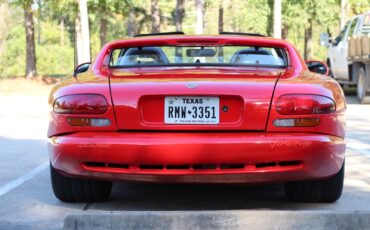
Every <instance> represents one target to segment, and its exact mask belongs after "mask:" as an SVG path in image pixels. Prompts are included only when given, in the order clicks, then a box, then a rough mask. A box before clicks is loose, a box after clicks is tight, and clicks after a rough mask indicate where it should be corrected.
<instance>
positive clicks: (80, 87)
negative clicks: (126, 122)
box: [47, 71, 117, 137]
mask: <svg viewBox="0 0 370 230" xmlns="http://www.w3.org/2000/svg"><path fill="white" fill-rule="evenodd" d="M72 94H100V95H103V96H104V97H105V98H106V99H107V102H108V109H107V111H106V112H105V113H104V114H100V115H83V116H81V115H78V114H76V115H67V114H56V113H55V112H54V111H53V105H54V101H55V100H56V99H57V98H59V97H61V96H64V95H72ZM49 106H50V110H51V111H50V116H49V129H48V134H47V135H48V137H51V136H54V135H59V134H63V133H71V132H79V131H116V130H117V126H116V122H115V116H114V111H113V105H112V99H111V96H110V89H109V79H108V77H104V76H100V75H96V74H95V73H93V72H91V71H88V72H86V73H83V74H79V75H78V78H75V77H68V78H66V79H64V80H63V81H62V82H60V83H58V84H56V85H55V86H54V87H53V89H52V90H51V92H50V95H49ZM67 117H86V118H87V117H94V118H108V119H110V120H111V125H110V126H108V127H94V128H93V127H76V126H69V125H68V124H67Z"/></svg>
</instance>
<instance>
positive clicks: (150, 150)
mask: <svg viewBox="0 0 370 230" xmlns="http://www.w3.org/2000/svg"><path fill="white" fill-rule="evenodd" d="M344 153H345V143H344V140H343V139H342V138H339V137H334V136H328V135H320V134H302V133H293V134H291V133H290V134H279V133H275V134H264V133H214V132H212V133H142V132H135V133H134V132H127V133H125V132H80V133H74V134H69V135H64V136H57V137H52V138H51V139H50V141H49V154H50V160H51V163H52V165H53V167H54V168H56V169H57V170H58V171H60V172H61V173H62V174H65V175H67V176H72V177H82V178H94V179H101V180H111V181H148V182H181V183H186V182H189V183H259V182H277V181H292V180H307V179H319V178H325V177H329V176H331V175H333V174H335V173H337V172H338V171H339V169H340V168H341V166H342V163H343V160H344Z"/></svg>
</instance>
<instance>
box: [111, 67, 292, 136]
mask: <svg viewBox="0 0 370 230" xmlns="http://www.w3.org/2000/svg"><path fill="white" fill-rule="evenodd" d="M284 71H285V70H284V69H267V68H263V69H261V68H260V69H256V68H253V69H250V68H243V70H236V68H217V69H216V68H214V67H207V68H206V67H202V68H200V67H182V68H173V67H172V68H163V67H162V68H158V67H156V68H149V67H146V68H141V69H138V68H135V69H134V68H133V69H124V70H123V69H121V70H119V69H115V70H113V72H112V74H111V77H110V87H111V94H112V100H113V105H114V111H115V115H116V120H117V126H118V129H119V130H246V131H248V130H250V131H263V130H265V128H266V122H267V119H268V113H269V109H270V103H271V98H272V96H273V91H274V87H275V83H276V81H277V79H278V77H279V75H281V74H282V73H283V72H284ZM177 100H178V101H177ZM206 101H207V102H206ZM176 103H177V104H176ZM199 103H205V104H204V106H203V105H201V106H200V107H202V106H203V108H200V107H197V106H198V105H197V104H199ZM193 107H197V108H195V109H194V108H193ZM207 107H208V110H207ZM195 110H197V111H196V114H195ZM215 110H218V111H215ZM189 111H190V112H189ZM202 111H203V112H202ZM207 111H209V112H207ZM191 112H192V114H190V113H191ZM201 112H202V113H204V114H205V115H202V117H201ZM189 114H190V115H189ZM208 114H209V116H208V117H207V115H208ZM195 115H196V116H195ZM181 116H183V117H181ZM193 116H194V117H195V118H196V119H195V120H194V119H192V117H193ZM185 117H186V119H185ZM200 117H201V118H200ZM177 118H180V119H177ZM181 118H184V119H182V120H181ZM176 121H181V122H183V123H173V122H176ZM171 122H172V123H171Z"/></svg>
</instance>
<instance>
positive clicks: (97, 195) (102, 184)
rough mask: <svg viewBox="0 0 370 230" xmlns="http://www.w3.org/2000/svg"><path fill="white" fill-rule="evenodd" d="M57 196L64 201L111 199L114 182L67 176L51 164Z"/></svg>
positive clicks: (53, 185)
mask: <svg viewBox="0 0 370 230" xmlns="http://www.w3.org/2000/svg"><path fill="white" fill-rule="evenodd" d="M50 175H51V184H52V187H53V191H54V194H55V196H56V197H57V198H58V199H59V200H61V201H64V202H98V201H105V200H108V199H109V196H110V192H111V189H112V183H111V182H106V181H95V180H84V179H77V178H70V177H65V176H63V175H62V174H60V173H59V172H57V171H56V170H55V169H54V168H53V166H51V165H50Z"/></svg>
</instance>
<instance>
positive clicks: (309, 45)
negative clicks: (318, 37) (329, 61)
mask: <svg viewBox="0 0 370 230" xmlns="http://www.w3.org/2000/svg"><path fill="white" fill-rule="evenodd" d="M312 27H313V25H312V19H309V20H308V27H307V28H306V29H305V33H304V44H305V45H304V58H305V60H311V59H312V58H313V39H312V30H313V28H312Z"/></svg>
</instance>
